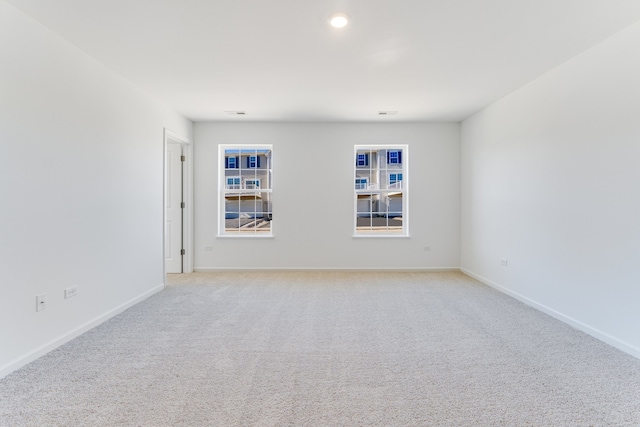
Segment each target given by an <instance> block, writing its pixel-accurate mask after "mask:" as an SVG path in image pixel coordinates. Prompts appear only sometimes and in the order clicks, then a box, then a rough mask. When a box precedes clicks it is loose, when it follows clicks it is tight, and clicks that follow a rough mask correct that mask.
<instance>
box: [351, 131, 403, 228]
mask: <svg viewBox="0 0 640 427" xmlns="http://www.w3.org/2000/svg"><path fill="white" fill-rule="evenodd" d="M361 150H370V151H381V150H387V151H394V150H402V163H393V165H401V166H402V169H401V170H398V169H394V170H393V172H390V173H396V174H397V173H401V174H402V181H400V182H402V188H401V189H399V190H400V191H402V225H403V227H402V233H398V234H386V233H379V234H376V233H366V234H365V233H357V219H358V215H357V212H358V197H357V191H358V190H355V179H356V178H359V177H358V176H357V172H358V171H360V172H361V171H362V170H363V169H358V166H357V159H358V157H357V156H358V151H361ZM378 157H379V156H378ZM353 158H354V162H353V163H352V164H353V165H354V167H353V181H352V182H353V183H354V186H353V187H352V188H354V190H352V191H353V192H354V196H353V212H352V216H353V235H352V237H353V238H357V239H361V238H363V239H371V238H374V239H379V238H383V239H398V238H400V239H406V238H410V237H411V235H410V233H409V209H408V208H409V185H408V184H409V181H408V177H409V145H406V144H389V145H354V146H353ZM380 160H381V159H380V158H378V162H380ZM383 163H384V165H385V169H386V156H385V159H384V162H383ZM360 167H361V166H360ZM369 169H371V155H369ZM394 190H395V189H389V190H381V191H380V193H383V192H386V191H391V192H394ZM360 191H362V192H370V191H372V190H371V189H368V190H364V189H363V190H360ZM374 192H377V190H374Z"/></svg>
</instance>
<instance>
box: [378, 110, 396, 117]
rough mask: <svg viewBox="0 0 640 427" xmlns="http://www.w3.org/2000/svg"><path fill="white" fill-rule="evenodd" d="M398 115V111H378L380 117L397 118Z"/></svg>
mask: <svg viewBox="0 0 640 427" xmlns="http://www.w3.org/2000/svg"><path fill="white" fill-rule="evenodd" d="M396 114H398V112H397V111H391V110H388V111H378V115H379V116H395V115H396Z"/></svg>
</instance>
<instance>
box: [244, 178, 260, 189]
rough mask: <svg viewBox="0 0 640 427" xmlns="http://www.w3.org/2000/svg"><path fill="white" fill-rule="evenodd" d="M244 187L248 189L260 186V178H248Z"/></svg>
mask: <svg viewBox="0 0 640 427" xmlns="http://www.w3.org/2000/svg"><path fill="white" fill-rule="evenodd" d="M244 188H246V189H247V190H255V189H258V188H260V180H259V179H246V180H245V181H244Z"/></svg>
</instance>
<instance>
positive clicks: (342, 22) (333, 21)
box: [329, 13, 349, 28]
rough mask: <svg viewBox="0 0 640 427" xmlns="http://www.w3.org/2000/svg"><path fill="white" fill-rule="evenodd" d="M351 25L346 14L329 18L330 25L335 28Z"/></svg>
mask: <svg viewBox="0 0 640 427" xmlns="http://www.w3.org/2000/svg"><path fill="white" fill-rule="evenodd" d="M348 23H349V17H348V16H347V15H345V14H344V13H334V14H333V15H331V16H330V17H329V25H331V26H332V27H333V28H344V27H346V26H347V24H348Z"/></svg>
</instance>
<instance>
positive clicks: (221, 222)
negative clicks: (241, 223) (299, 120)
mask: <svg viewBox="0 0 640 427" xmlns="http://www.w3.org/2000/svg"><path fill="white" fill-rule="evenodd" d="M254 149H255V150H258V151H259V150H270V151H271V154H272V155H271V158H270V164H266V163H265V165H264V167H263V168H260V169H264V170H266V171H267V173H269V172H271V175H270V180H269V181H270V184H271V185H270V187H269V188H257V189H251V190H246V189H244V188H243V187H244V183H243V182H242V181H241V183H240V187H241V188H240V189H239V190H235V189H231V190H229V189H227V188H225V187H226V182H227V181H226V178H227V176H225V171H226V170H227V169H226V168H225V167H224V166H225V165H224V159H225V151H226V150H238V152H239V153H240V154H238V157H240V160H239V162H238V163H239V164H237V168H235V169H233V170H239V171H242V170H245V171H246V170H252V171H255V170H257V169H258V168H257V157H258V156H259V154H258V155H257V156H255V157H256V167H255V168H253V167H252V168H246V167H245V168H243V167H242V154H241V150H254ZM269 169H270V170H269ZM240 173H242V172H240ZM252 173H253V172H252ZM231 178H235V177H231ZM239 178H241V179H242V176H239ZM249 179H251V180H253V179H254V178H249ZM255 179H257V180H258V181H261V182H260V184H261V186H262V180H261V179H260V178H255ZM218 187H219V191H218V233H217V235H216V238H217V239H273V238H274V227H273V226H274V224H273V220H272V221H271V224H270V231H269V232H260V233H247V234H240V233H238V234H232V233H226V232H225V198H224V194H225V193H227V192H230V191H231V192H233V193H234V194H237V193H247V194H253V193H264V192H267V193H271V194H273V145H271V144H219V145H218ZM272 209H273V206H272ZM271 215H273V210H272V211H271Z"/></svg>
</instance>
